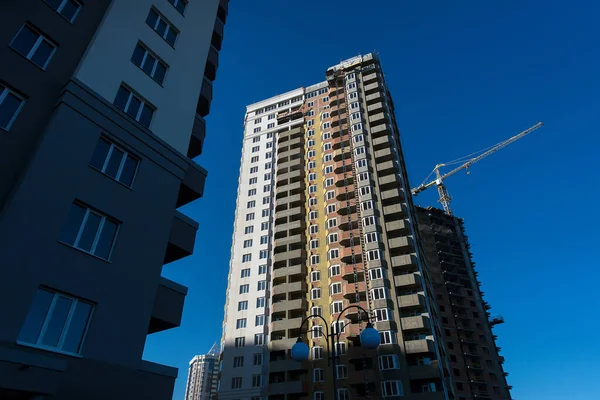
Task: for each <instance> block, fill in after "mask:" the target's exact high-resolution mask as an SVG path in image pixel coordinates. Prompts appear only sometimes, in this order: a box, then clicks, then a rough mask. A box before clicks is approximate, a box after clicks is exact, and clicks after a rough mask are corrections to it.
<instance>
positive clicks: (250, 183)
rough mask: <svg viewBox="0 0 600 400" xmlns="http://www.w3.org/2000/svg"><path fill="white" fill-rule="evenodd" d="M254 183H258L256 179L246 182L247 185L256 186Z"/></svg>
mask: <svg viewBox="0 0 600 400" xmlns="http://www.w3.org/2000/svg"><path fill="white" fill-rule="evenodd" d="M256 182H258V179H257V178H250V180H248V184H249V185H255V184H256Z"/></svg>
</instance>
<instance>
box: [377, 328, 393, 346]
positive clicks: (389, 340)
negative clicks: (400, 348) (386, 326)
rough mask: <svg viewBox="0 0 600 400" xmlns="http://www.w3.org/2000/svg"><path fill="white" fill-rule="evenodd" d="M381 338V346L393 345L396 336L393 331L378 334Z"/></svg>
mask: <svg viewBox="0 0 600 400" xmlns="http://www.w3.org/2000/svg"><path fill="white" fill-rule="evenodd" d="M379 337H380V338H381V344H394V343H396V334H395V332H393V331H382V332H379Z"/></svg>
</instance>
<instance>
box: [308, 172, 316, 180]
mask: <svg viewBox="0 0 600 400" xmlns="http://www.w3.org/2000/svg"><path fill="white" fill-rule="evenodd" d="M315 179H317V174H316V173H315V172H311V173H310V174H308V180H309V181H314V180H315Z"/></svg>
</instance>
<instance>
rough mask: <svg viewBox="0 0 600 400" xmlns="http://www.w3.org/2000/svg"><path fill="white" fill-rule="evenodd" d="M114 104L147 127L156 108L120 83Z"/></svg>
mask: <svg viewBox="0 0 600 400" xmlns="http://www.w3.org/2000/svg"><path fill="white" fill-rule="evenodd" d="M114 104H115V106H117V107H119V108H120V109H121V110H123V111H125V112H126V113H127V114H128V115H129V116H130V117H131V118H133V119H135V120H136V121H138V122H139V123H140V124H142V125H144V126H145V127H147V128H149V127H150V122H151V121H152V116H153V115H154V111H155V110H156V108H155V107H154V106H153V105H151V104H149V103H147V102H145V101H143V100H142V99H141V98H140V97H139V96H137V95H136V94H134V93H133V92H132V91H131V90H130V89H128V88H127V87H125V86H124V85H121V87H120V88H119V91H118V92H117V96H116V97H115V103H114Z"/></svg>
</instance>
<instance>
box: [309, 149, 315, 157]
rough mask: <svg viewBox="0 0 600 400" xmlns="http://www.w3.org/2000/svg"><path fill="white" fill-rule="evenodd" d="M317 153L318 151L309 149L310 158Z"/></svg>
mask: <svg viewBox="0 0 600 400" xmlns="http://www.w3.org/2000/svg"><path fill="white" fill-rule="evenodd" d="M316 154H317V153H316V152H315V151H314V150H309V151H308V157H309V158H311V157H314V156H315V155H316Z"/></svg>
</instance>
